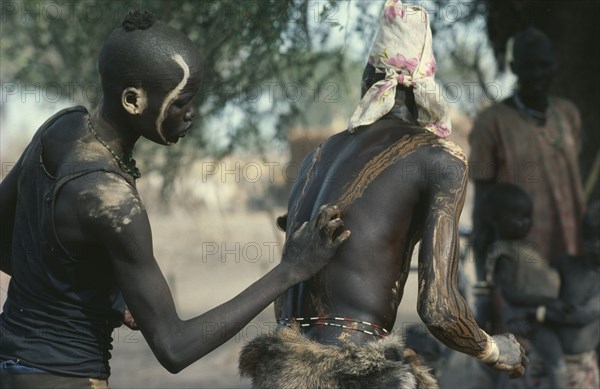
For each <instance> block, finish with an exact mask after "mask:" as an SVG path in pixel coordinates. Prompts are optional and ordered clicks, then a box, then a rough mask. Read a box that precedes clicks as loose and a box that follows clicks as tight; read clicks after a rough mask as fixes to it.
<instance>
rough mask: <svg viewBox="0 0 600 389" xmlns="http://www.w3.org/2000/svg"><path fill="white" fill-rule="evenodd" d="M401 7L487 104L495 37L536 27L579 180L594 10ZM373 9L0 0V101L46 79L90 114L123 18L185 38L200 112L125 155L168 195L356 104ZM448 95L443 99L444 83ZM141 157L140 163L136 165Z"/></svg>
mask: <svg viewBox="0 0 600 389" xmlns="http://www.w3.org/2000/svg"><path fill="white" fill-rule="evenodd" d="M405 3H407V4H408V3H411V2H409V1H406V2H405ZM412 3H417V4H419V5H422V6H424V7H425V8H426V9H428V11H429V12H430V14H431V16H432V17H431V20H432V29H433V32H434V48H435V51H436V56H437V59H438V64H439V72H438V75H439V79H440V81H441V82H442V83H446V84H448V83H449V82H451V81H452V82H454V81H457V80H459V81H463V82H465V81H469V82H472V83H476V84H477V88H478V89H479V90H480V91H481V93H482V94H483V95H487V96H490V95H491V96H492V98H505V97H508V95H509V93H508V91H504V93H503V94H502V95H494V94H493V93H492V92H493V91H490V90H488V87H487V86H488V85H489V83H490V82H491V81H494V80H496V79H498V78H499V77H502V75H503V74H504V72H505V71H507V70H508V69H506V67H505V56H506V52H507V41H508V39H509V38H510V37H511V36H512V35H514V33H516V32H517V31H519V30H520V29H523V28H525V27H528V26H534V27H537V28H539V29H541V30H542V31H544V32H546V33H547V34H548V35H549V36H550V38H551V39H552V40H553V42H554V44H555V48H556V53H557V57H558V61H559V66H560V68H559V71H558V73H557V75H556V79H555V82H554V84H553V92H554V94H557V95H560V96H563V97H566V98H569V99H571V100H573V101H574V102H575V103H576V104H577V106H578V107H579V108H580V110H581V114H582V119H583V127H584V134H583V136H584V142H583V147H584V148H583V155H582V160H581V162H582V172H583V174H584V178H585V177H587V175H588V174H589V172H590V171H591V170H592V164H593V161H594V159H595V158H596V154H597V152H598V149H599V147H600V142H599V135H598V121H599V119H600V118H599V117H598V115H599V110H598V103H599V102H600V99H599V96H598V94H599V93H600V77H599V76H598V74H597V72H598V70H599V69H600V66H599V63H598V62H599V61H598V57H599V55H600V51H599V50H598V49H597V48H596V47H597V41H598V38H599V37H600V36H599V35H600V34H599V33H598V32H599V24H600V23H598V20H599V17H600V12H599V9H600V8H599V7H600V2H597V1H572V2H569V3H568V4H567V3H565V2H558V1H525V0H506V1H493V0H473V1H445V0H435V1H428V2H423V1H415V2H412ZM382 5H383V2H382V1H351V2H349V1H344V0H321V1H316V0H257V1H253V0H244V1H216V0H203V1H193V0H138V1H103V2H90V1H78V0H69V1H65V2H61V1H27V2H22V1H20V2H15V1H7V0H2V2H1V12H2V14H1V21H2V26H1V35H0V36H1V38H0V43H1V51H0V55H1V57H0V61H1V62H0V65H1V66H0V76H1V78H2V82H3V88H2V93H3V94H4V95H3V99H2V102H5V97H6V96H5V95H6V94H7V93H11V90H10V85H11V84H13V83H14V84H15V85H36V84H37V85H42V86H43V85H45V86H49V85H50V84H56V85H58V88H60V89H59V91H60V93H62V94H63V98H69V99H71V100H72V101H73V102H74V103H84V105H86V106H88V107H89V108H91V107H92V106H93V105H94V104H95V103H96V102H97V99H98V98H99V93H98V92H99V87H98V85H99V80H98V75H97V71H96V58H97V56H98V53H99V50H100V48H101V46H102V43H103V42H104V40H105V39H106V37H107V36H108V35H109V34H110V32H111V31H112V29H113V28H115V27H116V26H117V25H118V24H119V23H120V21H121V20H122V18H123V16H124V15H125V14H126V13H127V12H128V11H129V10H130V9H133V8H140V9H148V10H150V11H152V12H154V13H155V14H156V15H157V16H158V17H159V19H161V20H162V21H164V22H167V23H169V24H171V25H173V26H174V27H176V28H178V29H181V30H182V31H183V32H185V33H186V34H187V35H188V36H189V37H190V38H191V39H192V40H193V41H194V42H195V43H197V44H198V46H199V47H200V48H201V49H202V51H203V53H204V57H205V64H204V75H205V81H204V83H203V85H202V89H201V92H200V94H199V96H198V98H197V100H196V102H197V106H198V112H199V114H198V116H197V118H196V120H195V122H194V131H192V132H191V134H190V136H189V138H190V139H186V141H185V142H184V145H185V146H184V147H181V145H180V146H179V147H174V148H166V149H164V148H162V149H160V151H158V150H157V149H155V148H152V145H149V144H148V143H149V142H142V143H143V144H140V146H138V147H140V148H148V149H149V150H144V151H148V152H138V153H136V155H137V156H138V157H141V159H142V163H143V166H144V168H145V170H151V169H159V170H160V171H162V172H163V174H164V176H165V184H166V186H167V187H168V185H169V182H171V181H172V178H173V177H174V174H175V172H177V171H179V170H180V169H181V168H182V167H183V166H185V165H186V163H188V162H189V160H190V159H191V158H196V157H198V156H206V155H207V154H208V155H212V156H213V157H216V158H219V157H221V156H224V155H227V154H228V153H231V152H232V151H233V150H235V149H242V150H252V151H254V152H259V153H264V152H266V151H268V149H269V148H271V147H272V146H271V145H272V144H273V143H271V140H277V139H278V140H283V139H285V138H286V136H287V133H288V131H289V130H290V129H292V128H294V127H295V126H298V125H302V126H306V127H311V126H315V127H321V128H324V127H327V126H328V125H331V122H332V120H333V116H334V115H336V116H338V117H348V116H349V115H350V114H351V111H352V109H353V108H354V104H355V103H356V101H357V100H358V87H359V78H358V77H359V75H360V72H361V70H362V66H364V62H365V60H366V54H367V50H368V46H369V43H370V42H371V40H372V37H373V34H374V32H375V30H376V28H377V23H378V17H377V16H378V14H379V10H380V9H381V7H382ZM94 86H96V87H94ZM85 88H87V89H85ZM84 89H85V90H86V96H85V101H82V99H81V91H82V90H84ZM78 92H79V95H78V96H74V94H77V93H78ZM447 95H448V96H449V97H450V98H452V97H454V95H453V92H452V90H450V89H449V88H448V89H447ZM488 100H490V99H488ZM452 101H453V102H454V101H455V100H452ZM482 101H483V100H482V99H481V98H478V99H467V100H465V99H462V100H459V99H457V100H456V102H457V105H456V106H458V107H459V108H460V109H462V110H463V111H465V112H467V113H468V114H469V115H470V116H473V115H475V114H476V113H477V112H478V110H479V109H481V107H482ZM488 102H489V101H488ZM484 103H485V102H484ZM307 112H308V113H309V114H306V113H307ZM265 128H270V129H271V130H268V131H267V130H265ZM336 130H341V128H339V129H336ZM216 133H218V134H219V135H218V141H217V142H214V141H213V140H214V138H215V134H216ZM144 155H150V156H151V157H150V158H146V159H145V160H144V158H143V156H144ZM597 195H598V191H597V190H596V196H597Z"/></svg>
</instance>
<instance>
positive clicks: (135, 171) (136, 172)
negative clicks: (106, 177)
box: [88, 119, 142, 179]
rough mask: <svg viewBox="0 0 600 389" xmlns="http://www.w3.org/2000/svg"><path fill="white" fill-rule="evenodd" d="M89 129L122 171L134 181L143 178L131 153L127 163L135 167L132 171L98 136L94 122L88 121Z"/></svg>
mask: <svg viewBox="0 0 600 389" xmlns="http://www.w3.org/2000/svg"><path fill="white" fill-rule="evenodd" d="M88 129H89V130H90V132H91V133H92V135H94V137H95V138H96V139H97V140H98V142H100V143H102V146H104V147H106V149H107V150H108V151H109V152H110V153H111V154H112V156H113V158H114V159H115V161H117V164H118V165H119V167H120V168H121V170H123V171H124V172H125V173H127V174H129V175H130V176H131V177H133V178H134V179H138V178H140V177H141V176H142V173H140V169H138V167H137V166H136V162H135V159H133V156H132V155H131V153H129V156H128V159H127V161H128V162H129V163H130V164H131V165H133V169H131V168H130V167H129V166H127V164H126V163H125V162H123V160H122V159H121V158H119V156H118V155H117V153H116V152H115V151H114V150H113V149H112V147H110V146H109V145H108V143H106V142H105V141H104V139H102V138H101V137H100V134H98V132H96V130H94V127H92V121H91V120H90V119H88Z"/></svg>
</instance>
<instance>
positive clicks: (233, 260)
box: [110, 210, 418, 388]
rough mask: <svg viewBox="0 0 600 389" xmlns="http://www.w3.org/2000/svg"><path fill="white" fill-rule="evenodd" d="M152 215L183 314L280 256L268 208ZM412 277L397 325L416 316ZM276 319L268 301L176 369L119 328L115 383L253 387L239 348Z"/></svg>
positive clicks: (236, 288)
mask: <svg viewBox="0 0 600 389" xmlns="http://www.w3.org/2000/svg"><path fill="white" fill-rule="evenodd" d="M150 217H151V223H152V226H153V237H154V245H155V252H156V257H157V260H158V261H159V264H160V267H161V269H162V270H163V272H164V273H165V274H166V277H167V280H168V282H169V284H170V287H171V289H172V291H173V294H174V297H175V301H176V304H177V308H178V311H179V313H180V315H181V316H182V317H184V318H189V317H192V316H193V315H195V314H198V313H201V312H204V311H206V310H208V309H210V308H212V307H214V306H215V305H217V304H220V303H222V302H225V301H226V300H228V299H229V298H232V297H234V296H235V295H236V294H237V293H239V292H240V291H241V290H242V289H243V288H244V287H245V286H247V285H250V284H251V283H252V282H253V281H255V280H256V279H258V278H259V277H260V276H261V275H263V274H264V273H265V272H267V271H268V270H269V269H271V268H272V267H273V266H275V264H276V263H277V261H278V260H279V255H280V251H279V250H280V246H279V244H278V240H280V239H282V238H283V236H282V235H275V232H274V231H273V229H272V221H271V220H270V218H269V217H268V215H267V214H266V213H235V214H225V215H221V214H214V215H207V214H206V213H202V214H193V213H186V212H183V211H181V210H178V211H174V212H173V213H170V214H168V215H165V214H155V215H154V216H153V215H152V214H151V216H150ZM415 278H416V272H413V273H412V274H411V277H410V278H409V281H408V283H407V286H406V289H405V291H406V292H405V296H404V300H403V302H402V305H401V307H400V310H399V315H398V322H397V324H396V326H397V328H399V329H401V328H402V326H403V325H406V324H408V323H415V322H418V317H417V314H416V310H415V307H416V290H417V284H416V279H415ZM274 323H275V320H274V315H273V308H272V306H269V307H268V308H267V309H265V310H264V311H263V312H262V313H261V314H260V315H259V316H258V317H256V318H255V319H254V320H253V321H252V322H251V323H250V324H249V325H248V326H246V327H245V328H244V329H242V330H241V331H240V333H239V334H238V335H237V336H235V337H234V338H233V339H232V340H230V341H229V342H228V343H226V344H225V345H224V346H222V347H220V348H219V349H217V350H215V351H213V352H212V353H210V354H209V355H207V356H206V357H204V358H203V359H201V360H200V361H198V362H196V363H194V364H193V365H191V366H190V367H188V368H187V369H185V370H183V371H182V372H181V373H179V374H177V375H172V374H170V373H168V372H167V371H166V370H165V369H164V368H162V367H161V366H160V364H159V363H158V362H157V361H156V359H155V358H154V356H153V355H152V353H151V351H150V349H149V348H148V345H147V344H146V342H145V341H144V339H143V337H142V336H141V334H139V333H136V332H133V331H131V330H129V329H127V328H126V327H121V328H118V329H116V330H115V335H114V350H113V358H112V360H111V366H112V377H111V379H110V384H111V387H112V388H249V387H250V382H249V380H247V379H242V378H240V377H239V375H238V371H237V358H238V354H239V351H240V349H241V347H242V346H243V344H244V343H245V342H246V341H247V340H249V339H252V338H253V337H255V336H256V335H257V334H259V333H262V332H266V331H269V330H270V329H272V328H273V325H274ZM217 328H218V323H215V326H210V327H208V328H207V331H206V334H207V336H209V335H210V333H211V332H214V331H217V330H218V329H217ZM193 341H202V339H197V340H193Z"/></svg>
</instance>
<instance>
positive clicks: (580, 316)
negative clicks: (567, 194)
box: [554, 202, 600, 389]
mask: <svg viewBox="0 0 600 389" xmlns="http://www.w3.org/2000/svg"><path fill="white" fill-rule="evenodd" d="M582 230H583V253H582V255H577V256H567V257H565V258H564V260H561V261H560V262H559V263H558V269H559V271H560V276H561V288H560V299H561V300H563V301H564V302H565V303H567V304H569V305H570V306H571V307H572V309H571V310H570V312H568V314H566V315H561V316H559V317H558V318H555V320H554V321H555V322H556V323H557V325H558V327H557V330H558V334H559V337H560V341H561V344H562V348H563V352H564V354H565V360H566V364H567V386H566V387H567V388H573V389H575V388H599V387H600V377H599V373H598V355H597V353H596V348H597V347H598V346H599V345H600V202H595V203H593V204H592V205H591V206H590V207H589V210H588V211H587V212H586V214H585V217H584V218H583V227H582Z"/></svg>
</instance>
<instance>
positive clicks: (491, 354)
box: [478, 332, 500, 364]
mask: <svg viewBox="0 0 600 389" xmlns="http://www.w3.org/2000/svg"><path fill="white" fill-rule="evenodd" d="M484 333H485V332H484ZM485 336H486V338H487V347H486V349H485V351H484V352H483V353H482V354H481V356H480V357H478V359H479V360H480V361H481V362H484V363H490V364H491V363H496V362H497V361H498V359H499V358H500V350H498V345H496V341H494V339H493V338H492V337H491V336H489V335H488V334H485Z"/></svg>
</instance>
